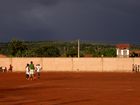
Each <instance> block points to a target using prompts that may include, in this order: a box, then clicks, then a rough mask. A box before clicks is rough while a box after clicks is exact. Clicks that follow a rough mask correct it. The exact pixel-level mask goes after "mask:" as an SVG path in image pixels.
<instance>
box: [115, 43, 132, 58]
mask: <svg viewBox="0 0 140 105" xmlns="http://www.w3.org/2000/svg"><path fill="white" fill-rule="evenodd" d="M129 48H130V45H129V44H117V45H116V54H117V57H129Z"/></svg>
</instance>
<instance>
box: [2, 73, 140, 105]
mask: <svg viewBox="0 0 140 105" xmlns="http://www.w3.org/2000/svg"><path fill="white" fill-rule="evenodd" d="M0 105H140V74H139V73H70V72H69V73H64V72H61V73H42V74H41V79H40V80H34V81H29V80H26V79H25V74H24V73H0Z"/></svg>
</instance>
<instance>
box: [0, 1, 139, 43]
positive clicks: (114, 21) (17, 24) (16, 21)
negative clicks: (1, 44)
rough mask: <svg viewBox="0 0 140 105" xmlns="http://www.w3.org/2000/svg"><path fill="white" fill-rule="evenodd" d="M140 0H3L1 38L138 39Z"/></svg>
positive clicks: (0, 21) (0, 2) (1, 6)
mask: <svg viewBox="0 0 140 105" xmlns="http://www.w3.org/2000/svg"><path fill="white" fill-rule="evenodd" d="M139 11H140V1H138V0H1V1H0V41H3V40H5V41H6V40H10V39H11V38H18V39H23V40H73V39H82V40H95V41H112V42H113V41H116V42H117V41H118V42H119V41H126V42H134V41H135V42H138V41H139V40H138V39H140V36H139V34H140V30H139V27H140V19H139V18H140V15H139Z"/></svg>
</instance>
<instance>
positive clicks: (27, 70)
mask: <svg viewBox="0 0 140 105" xmlns="http://www.w3.org/2000/svg"><path fill="white" fill-rule="evenodd" d="M25 71H26V79H27V80H29V77H30V68H29V64H27V65H26V67H25Z"/></svg>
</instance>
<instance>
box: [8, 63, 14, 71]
mask: <svg viewBox="0 0 140 105" xmlns="http://www.w3.org/2000/svg"><path fill="white" fill-rule="evenodd" d="M8 71H9V72H12V71H13V66H12V65H11V64H10V65H9V69H8Z"/></svg>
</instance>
